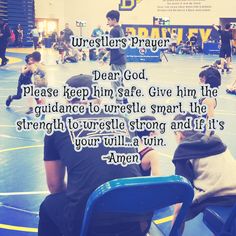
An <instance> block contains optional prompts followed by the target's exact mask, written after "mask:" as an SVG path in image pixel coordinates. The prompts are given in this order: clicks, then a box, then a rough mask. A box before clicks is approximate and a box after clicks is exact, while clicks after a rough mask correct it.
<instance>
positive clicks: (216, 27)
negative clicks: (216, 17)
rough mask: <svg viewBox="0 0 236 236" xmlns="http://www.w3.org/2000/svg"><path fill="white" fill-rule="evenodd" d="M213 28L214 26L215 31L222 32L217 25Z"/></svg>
mask: <svg viewBox="0 0 236 236" xmlns="http://www.w3.org/2000/svg"><path fill="white" fill-rule="evenodd" d="M212 26H213V28H214V29H215V30H217V31H219V30H220V27H219V26H217V25H215V24H213V25H212Z"/></svg>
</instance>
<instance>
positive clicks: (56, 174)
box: [44, 133, 66, 193]
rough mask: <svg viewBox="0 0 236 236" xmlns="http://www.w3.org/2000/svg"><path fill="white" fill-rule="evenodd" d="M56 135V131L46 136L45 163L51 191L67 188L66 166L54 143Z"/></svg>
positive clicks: (56, 191)
mask: <svg viewBox="0 0 236 236" xmlns="http://www.w3.org/2000/svg"><path fill="white" fill-rule="evenodd" d="M54 137H55V133H54V134H53V135H52V136H47V135H46V136H45V139H44V165H45V172H46V179H47V185H48V189H49V191H50V193H59V192H64V191H65V190H66V184H65V180H64V179H65V171H66V168H65V166H64V165H63V163H62V162H61V160H60V155H59V153H58V150H57V148H56V145H55V144H54Z"/></svg>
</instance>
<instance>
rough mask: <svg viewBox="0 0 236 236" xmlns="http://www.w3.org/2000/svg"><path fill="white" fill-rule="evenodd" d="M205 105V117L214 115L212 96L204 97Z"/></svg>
mask: <svg viewBox="0 0 236 236" xmlns="http://www.w3.org/2000/svg"><path fill="white" fill-rule="evenodd" d="M202 104H204V105H206V106H207V118H208V119H211V118H213V117H214V113H215V106H216V101H215V99H214V98H206V99H204V101H203V103H202Z"/></svg>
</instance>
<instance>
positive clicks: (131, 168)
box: [38, 75, 147, 236]
mask: <svg viewBox="0 0 236 236" xmlns="http://www.w3.org/2000/svg"><path fill="white" fill-rule="evenodd" d="M66 84H67V85H69V86H70V87H73V88H80V87H86V88H88V89H89V90H90V91H92V86H93V84H94V82H93V80H92V76H89V75H79V76H73V77H72V78H70V79H69V80H68V81H67V82H66ZM88 102H92V103H93V104H99V103H100V100H99V99H95V98H93V97H91V96H90V97H89V98H88V100H85V101H80V100H79V99H74V100H72V101H70V103H71V104H75V103H78V104H81V103H83V104H85V105H86V104H88ZM67 117H71V118H73V119H77V120H88V119H89V120H93V121H96V120H97V119H101V118H102V119H105V118H111V117H114V116H113V115H108V114H102V113H101V114H90V113H89V112H87V113H86V114H84V115H73V116H69V115H67V116H65V117H63V120H66V118H67ZM119 117H120V119H124V121H126V119H125V118H123V117H122V116H119ZM72 132H73V134H72V133H71V131H70V132H69V131H68V130H67V131H65V132H54V134H52V135H51V136H45V141H44V162H45V169H46V176H47V183H48V187H49V191H50V192H51V195H49V196H48V197H47V198H46V199H45V200H44V201H43V203H42V204H41V207H40V213H39V216H40V220H39V231H38V232H39V236H52V235H53V236H59V235H65V236H75V235H80V230H81V224H82V218H83V214H84V210H85V205H86V201H87V199H88V197H89V195H90V194H91V193H92V192H93V191H94V190H95V189H96V188H97V187H98V186H100V185H102V184H103V183H105V182H107V181H109V180H112V179H116V178H122V177H136V176H140V175H141V174H140V172H139V166H138V165H136V164H131V165H128V166H127V167H125V168H124V167H122V166H121V165H108V164H106V162H104V161H103V160H102V159H101V156H102V155H107V154H108V152H109V151H111V150H113V151H116V152H117V153H124V152H125V153H136V150H135V149H134V148H126V149H125V150H124V148H122V147H120V148H108V147H105V146H104V145H103V143H100V144H99V147H97V148H91V147H83V148H82V150H81V151H80V152H76V151H75V149H74V145H73V143H74V138H73V137H76V136H78V135H79V137H81V138H82V137H90V135H93V137H94V132H93V131H88V130H87V131H86V130H84V131H83V130H78V131H72ZM127 132H128V133H127V139H128V140H131V138H132V133H129V131H128V130H127ZM71 134H72V135H71ZM104 135H109V136H112V135H115V132H108V131H104V132H97V133H96V137H103V136H104ZM66 170H67V175H68V178H67V183H65V172H66ZM121 218H122V217H120V216H119V218H118V219H117V218H116V220H114V218H113V217H112V216H109V218H107V219H106V220H105V219H103V220H102V219H101V218H98V219H95V221H96V225H97V226H92V227H90V229H89V235H91V236H92V235H97V233H98V232H100V233H101V235H103V233H104V235H120V234H119V233H121V230H122V232H123V234H122V235H136V236H140V235H145V232H143V233H142V232H141V229H140V224H139V223H137V222H134V223H132V222H130V223H127V222H126V223H124V221H123V223H121V222H119V219H121ZM113 220H114V221H113ZM103 225H105V226H103ZM146 230H147V228H146ZM111 232H112V233H111ZM125 232H127V233H126V234H125Z"/></svg>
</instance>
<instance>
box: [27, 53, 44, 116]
mask: <svg viewBox="0 0 236 236" xmlns="http://www.w3.org/2000/svg"><path fill="white" fill-rule="evenodd" d="M31 55H32V61H33V64H32V65H30V70H31V71H32V73H33V84H34V86H35V87H36V88H42V87H47V85H48V82H47V78H46V72H45V67H44V65H43V64H42V63H41V54H40V52H33V53H32V54H31ZM36 102H37V104H45V99H41V100H40V99H36ZM32 112H33V99H30V107H29V110H28V111H27V112H26V114H31V113H32Z"/></svg>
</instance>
